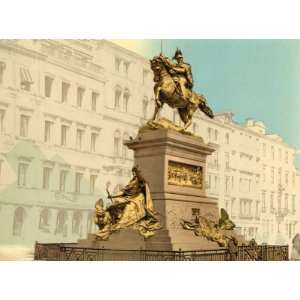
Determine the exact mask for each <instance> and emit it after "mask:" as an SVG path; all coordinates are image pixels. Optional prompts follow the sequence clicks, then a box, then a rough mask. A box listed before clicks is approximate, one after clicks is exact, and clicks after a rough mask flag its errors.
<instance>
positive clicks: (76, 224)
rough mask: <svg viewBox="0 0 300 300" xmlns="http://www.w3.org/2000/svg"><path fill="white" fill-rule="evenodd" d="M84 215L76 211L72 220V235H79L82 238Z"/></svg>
mask: <svg viewBox="0 0 300 300" xmlns="http://www.w3.org/2000/svg"><path fill="white" fill-rule="evenodd" d="M81 223H82V213H81V212H80V211H76V212H74V214H73V220H72V234H78V235H80V236H81V233H82V225H81Z"/></svg>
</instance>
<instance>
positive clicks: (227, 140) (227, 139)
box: [225, 132, 229, 145]
mask: <svg viewBox="0 0 300 300" xmlns="http://www.w3.org/2000/svg"><path fill="white" fill-rule="evenodd" d="M225 142H226V144H227V145H228V144H229V133H228V132H227V133H226V135H225Z"/></svg>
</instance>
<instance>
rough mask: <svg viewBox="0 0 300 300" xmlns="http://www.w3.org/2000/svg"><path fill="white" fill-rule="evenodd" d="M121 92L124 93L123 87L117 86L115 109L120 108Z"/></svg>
mask: <svg viewBox="0 0 300 300" xmlns="http://www.w3.org/2000/svg"><path fill="white" fill-rule="evenodd" d="M121 94H122V89H121V87H120V86H116V88H115V109H120V101H121Z"/></svg>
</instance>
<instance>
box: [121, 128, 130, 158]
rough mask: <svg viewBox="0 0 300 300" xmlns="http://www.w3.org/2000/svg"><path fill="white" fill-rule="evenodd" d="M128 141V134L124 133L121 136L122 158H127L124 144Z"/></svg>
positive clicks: (126, 149)
mask: <svg viewBox="0 0 300 300" xmlns="http://www.w3.org/2000/svg"><path fill="white" fill-rule="evenodd" d="M128 140H129V134H128V133H127V132H125V133H124V135H123V148H122V149H123V153H122V155H123V158H128V148H127V146H126V145H124V143H125V142H126V141H128Z"/></svg>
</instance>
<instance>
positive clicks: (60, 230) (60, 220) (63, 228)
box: [55, 210, 68, 236]
mask: <svg viewBox="0 0 300 300" xmlns="http://www.w3.org/2000/svg"><path fill="white" fill-rule="evenodd" d="M55 234H63V235H64V236H67V234H68V224H67V213H66V211H64V210H60V211H59V212H58V214H57V220H56V230H55Z"/></svg>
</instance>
